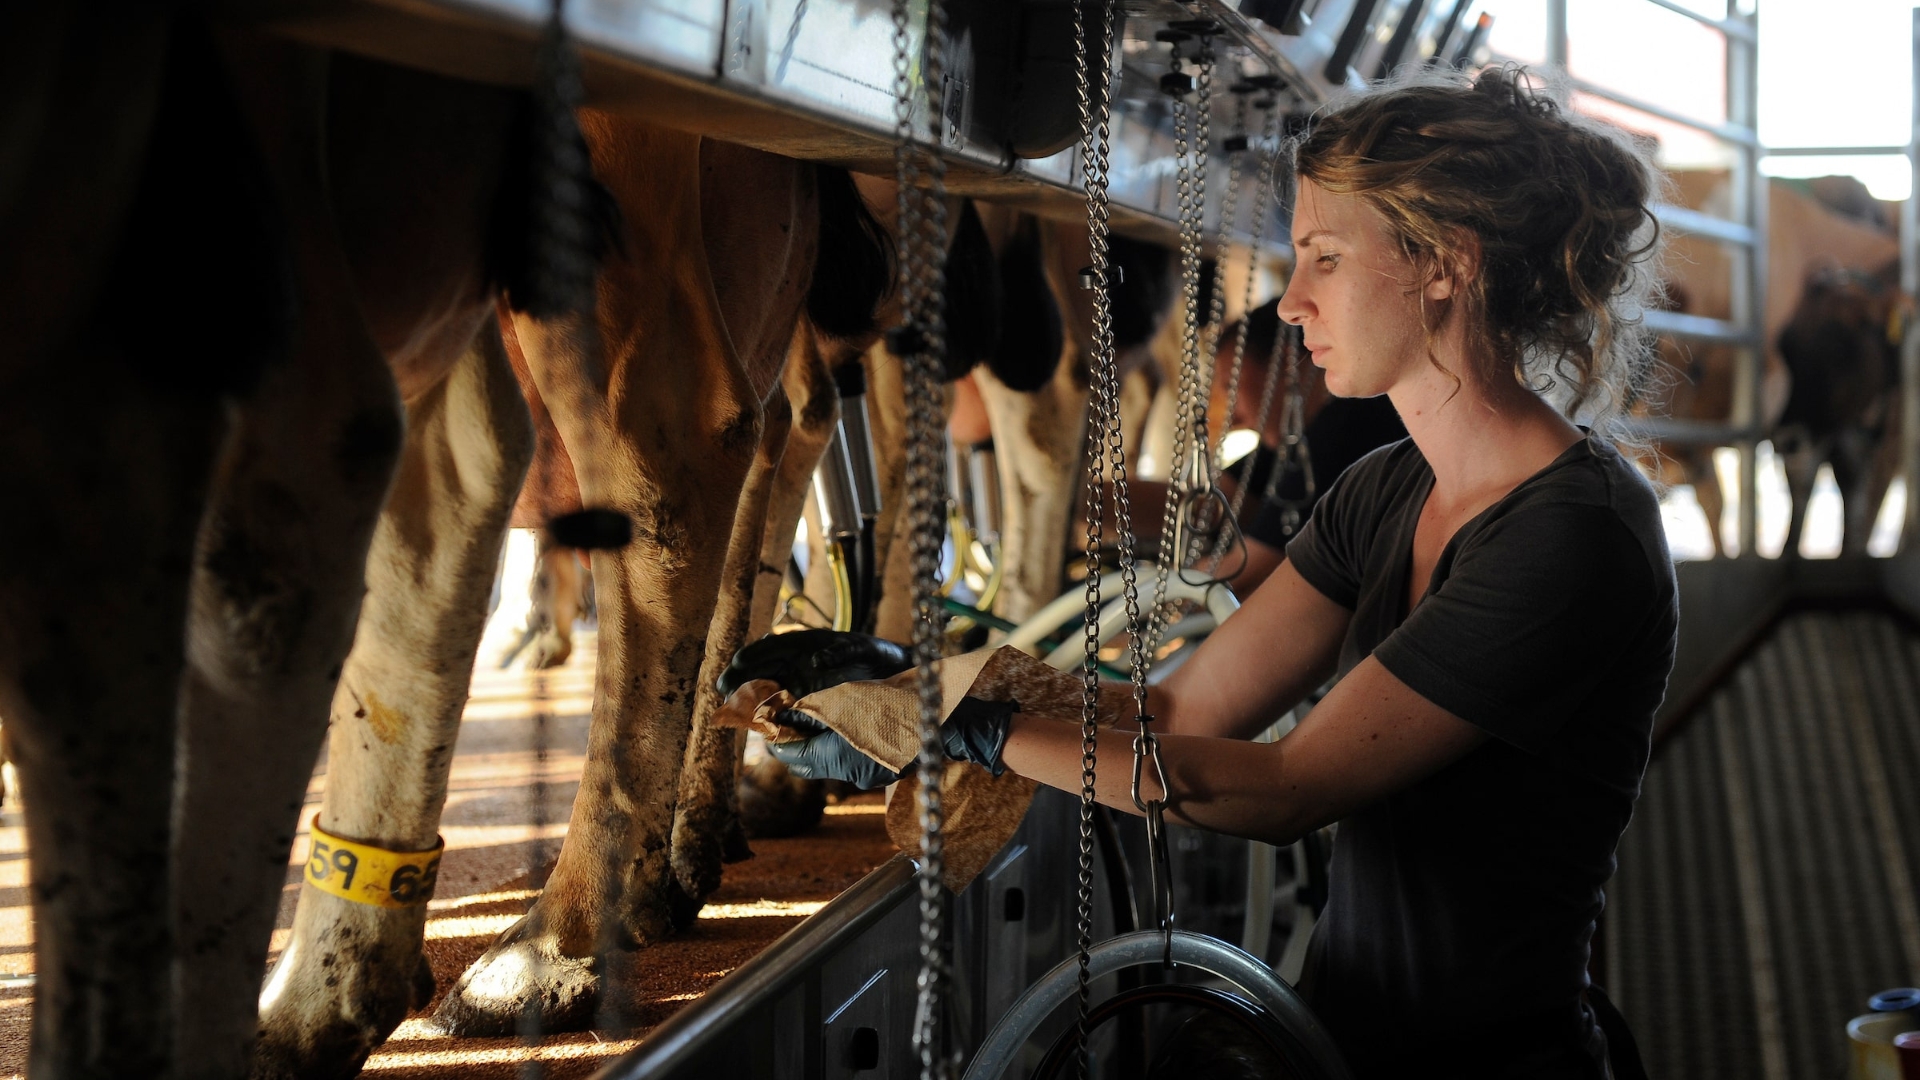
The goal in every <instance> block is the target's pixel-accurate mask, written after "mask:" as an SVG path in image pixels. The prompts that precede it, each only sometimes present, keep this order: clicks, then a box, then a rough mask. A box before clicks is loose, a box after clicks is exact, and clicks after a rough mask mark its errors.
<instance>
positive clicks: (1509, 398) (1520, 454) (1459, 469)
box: [1388, 363, 1582, 504]
mask: <svg viewBox="0 0 1920 1080" xmlns="http://www.w3.org/2000/svg"><path fill="white" fill-rule="evenodd" d="M1452 370H1455V371H1464V370H1471V369H1470V368H1469V367H1468V366H1467V365H1464V364H1459V365H1452ZM1482 370H1484V369H1482ZM1388 396H1389V397H1390V398H1391V399H1392V400H1393V406H1394V408H1395V409H1396V410H1398V411H1399V413H1400V421H1401V423H1403V424H1405V425H1406V428H1407V434H1408V435H1409V436H1411V437H1412V438H1413V443H1414V445H1415V446H1418V447H1419V448H1420V453H1421V456H1423V457H1425V458H1426V460H1427V464H1428V465H1429V466H1430V467H1432V469H1433V495H1432V497H1433V498H1437V499H1439V500H1440V501H1441V502H1442V503H1443V504H1449V503H1490V502H1492V501H1493V500H1495V499H1498V498H1499V497H1500V496H1502V495H1504V494H1505V493H1506V492H1508V491H1511V490H1513V488H1515V487H1516V486H1518V485H1519V484H1520V482H1521V481H1523V480H1525V479H1526V478H1527V477H1529V476H1532V475H1533V474H1534V473H1537V472H1539V471H1540V470H1541V469H1544V468H1546V467H1547V466H1548V465H1549V464H1551V463H1552V462H1553V460H1554V459H1555V458H1557V457H1559V456H1560V455H1561V454H1562V453H1564V452H1565V451H1566V449H1567V447H1569V446H1572V445H1573V444H1574V443H1576V442H1578V441H1580V439H1581V437H1582V436H1581V433H1580V429H1579V428H1576V427H1574V426H1573V425H1572V424H1571V423H1568V422H1567V420H1566V419H1565V418H1564V417H1562V416H1561V415H1560V414H1559V413H1558V412H1557V411H1555V410H1554V408H1553V406H1551V405H1549V404H1547V403H1546V402H1545V401H1542V400H1541V399H1540V398H1539V396H1538V395H1536V394H1534V393H1533V392H1532V391H1530V390H1528V389H1527V388H1526V387H1524V386H1521V385H1520V384H1519V383H1518V382H1515V381H1510V380H1498V381H1497V383H1496V384H1495V385H1488V383H1487V382H1486V381H1483V380H1481V379H1478V378H1473V377H1470V376H1462V377H1461V378H1460V380H1459V381H1458V382H1457V383H1456V382H1455V381H1454V380H1453V379H1452V378H1450V377H1449V376H1448V375H1447V373H1446V372H1444V371H1441V370H1440V369H1438V368H1436V367H1435V366H1434V365H1433V364H1431V363H1426V364H1422V365H1420V369H1419V370H1416V371H1414V372H1412V373H1410V374H1409V376H1408V377H1407V378H1406V379H1404V380H1402V381H1401V383H1400V384H1399V385H1396V386H1395V387H1394V388H1393V389H1392V390H1391V391H1390V392H1389V395H1388Z"/></svg>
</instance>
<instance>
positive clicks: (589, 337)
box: [296, 110, 887, 1035]
mask: <svg viewBox="0 0 1920 1080" xmlns="http://www.w3.org/2000/svg"><path fill="white" fill-rule="evenodd" d="M582 127H583V129H584V131H585V132H586V136H587V142H588V145H589V147H590V150H591V154H592V161H593V167H594V170H595V174H596V175H597V176H598V177H599V178H600V179H601V181H602V182H603V183H604V184H606V186H607V187H608V188H609V189H611V191H612V192H613V195H614V199H615V203H616V205H617V206H618V207H619V208H620V210H621V218H622V221H623V223H624V224H623V235H622V240H623V243H622V247H623V249H624V251H625V253H626V254H625V255H624V256H623V257H618V258H613V259H610V260H608V262H607V263H606V265H605V267H604V268H603V271H602V274H601V278H600V286H599V302H598V304H597V306H596V310H595V312H594V314H593V317H592V319H591V320H590V321H584V322H583V324H582V325H578V326H574V327H568V328H561V329H559V330H557V331H556V330H555V329H554V328H551V327H548V326H545V325H542V324H540V323H539V322H537V321H532V320H528V319H526V318H524V317H521V316H518V315H516V316H514V317H513V319H512V328H511V333H510V335H509V347H510V348H514V349H517V350H518V351H519V352H520V354H521V355H522V356H524V358H525V362H526V369H527V371H528V373H529V375H530V377H531V382H532V384H533V386H534V387H535V388H537V391H538V393H539V395H540V397H541V398H542V400H543V401H544V402H545V404H546V407H547V408H548V409H549V410H550V411H551V413H552V416H553V420H554V424H555V427H556V429H557V431H558V433H559V435H560V441H561V443H562V444H564V447H565V449H566V451H567V457H568V459H569V460H570V461H571V462H572V463H573V464H574V466H575V470H574V473H575V481H576V483H577V486H578V490H579V492H580V496H581V497H582V499H583V500H584V501H585V502H586V503H588V504H592V505H605V506H610V507H615V508H618V509H620V510H622V511H624V512H625V513H626V514H627V515H629V516H630V517H631V518H632V519H633V521H634V523H635V529H634V542H633V543H632V544H630V545H628V546H627V547H625V548H623V549H621V550H618V551H611V552H597V553H595V554H594V556H593V560H592V561H593V573H594V583H595V598H596V605H597V610H598V613H599V621H600V639H599V652H598V670H597V676H596V690H595V695H594V715H593V721H592V726H591V729H590V732H589V744H588V761H587V766H586V771H585V774H584V776H583V778H582V782H581V787H580V794H579V796H578V797H577V798H576V801H575V804H574V810H573V818H572V820H571V822H570V824H569V827H568V831H567V840H566V842H565V843H564V844H563V846H562V848H561V851H560V855H559V858H558V861H557V862H556V864H555V866H554V868H553V871H552V874H551V876H550V877H549V878H548V879H547V881H546V885H545V888H544V890H543V891H542V893H541V896H540V898H539V899H538V900H537V901H536V902H535V903H534V905H533V907H532V908H531V909H530V910H529V911H528V912H527V914H526V916H525V917H524V918H523V919H522V920H521V921H520V922H519V923H517V924H516V925H515V926H513V927H511V928H509V929H508V930H507V931H506V932H505V933H503V934H502V935H501V936H500V938H499V939H498V940H497V941H496V942H495V943H494V945H493V946H492V947H491V948H490V949H489V950H488V951H487V953H486V954H485V955H483V956H482V957H481V958H480V959H479V960H478V961H476V963H475V964H474V966H473V967H471V968H470V969H469V970H468V971H467V972H466V974H465V975H464V976H462V978H461V980H460V981H459V983H458V984H457V985H456V986H455V987H454V988H453V990H452V992H451V993H449V994H448V995H447V997H446V998H444V999H443V1001H442V1003H441V1006H440V1008H439V1010H438V1012H437V1013H436V1014H435V1023H436V1024H438V1025H439V1026H440V1028H441V1029H442V1030H445V1031H447V1032H449V1033H453V1034H460V1035H479V1034H506V1033H511V1032H512V1031H514V1030H517V1028H518V1026H519V1025H520V1024H521V1023H522V1022H523V1019H524V1018H525V1017H527V1016H528V1015H529V1012H530V1011H531V1012H533V1013H535V1014H537V1016H538V1020H539V1022H540V1024H541V1026H542V1027H543V1029H544V1030H549V1031H559V1030H570V1029H577V1028H580V1027H583V1026H586V1025H588V1024H590V1023H594V1022H596V1020H598V1021H601V1022H606V1023H612V1024H616V1025H617V1024H618V1023H619V1019H618V1018H619V1015H620V1011H621V1001H620V999H619V997H618V994H617V992H616V993H613V994H607V993H605V992H606V991H608V990H614V991H617V990H618V988H619V987H620V986H622V985H624V984H625V983H626V982H627V980H625V979H623V978H622V975H623V973H624V972H625V971H626V970H627V969H628V966H629V965H630V964H632V963H634V962H636V961H635V957H636V954H637V952H638V950H639V949H640V948H641V947H643V946H645V945H647V944H649V943H651V942H654V941H657V940H659V939H661V938H662V937H664V936H666V935H668V934H670V933H672V932H674V931H675V930H676V929H677V928H680V927H683V926H685V925H687V924H688V923H689V922H690V921H691V920H692V918H693V917H694V916H695V914H696V913H697V912H698V910H699V907H700V905H701V903H702V902H703V901H704V898H705V895H706V894H707V893H709V892H711V890H712V889H713V888H714V887H716V886H717V884H718V877H719V864H720V861H721V860H722V859H723V858H725V857H727V856H728V854H729V853H730V852H729V850H728V844H727V836H726V835H725V829H724V822H725V821H726V819H727V817H728V816H729V807H728V804H729V803H730V800H731V796H732V784H731V781H732V771H733V764H732V762H733V755H734V750H735V748H734V743H733V739H732V733H731V732H712V731H708V730H705V729H704V725H701V724H699V723H697V722H696V721H697V720H698V719H699V718H700V717H701V716H702V715H703V714H706V713H710V711H711V708H712V706H713V705H714V704H717V702H715V701H713V698H712V695H713V691H712V689H711V688H712V686H713V685H714V683H715V681H716V680H717V678H718V675H719V672H720V670H721V668H723V667H724V665H725V662H726V660H727V659H728V658H729V657H730V656H731V654H732V651H733V648H734V647H737V646H738V644H740V641H741V637H742V635H743V634H744V632H745V626H746V625H747V623H748V622H749V621H750V620H751V618H752V603H751V600H750V599H746V600H743V598H744V597H749V596H750V592H749V591H748V589H747V588H746V587H744V586H745V585H746V583H748V582H751V581H754V580H756V579H757V578H758V577H759V576H760V575H759V564H760V563H761V561H762V559H761V554H762V549H763V547H764V546H765V543H766V529H765V522H766V518H767V516H768V505H769V503H770V502H771V501H772V498H773V486H774V480H775V479H776V478H777V477H778V476H780V475H781V473H782V471H783V467H782V458H783V456H784V449H785V440H786V438H787V436H788V433H789V431H788V429H789V427H790V424H789V422H787V421H789V420H790V418H791V417H792V412H791V408H792V407H791V404H790V403H787V402H784V401H782V400H781V399H780V391H781V386H782V382H783V372H784V371H785V370H786V369H787V368H788V367H789V356H790V355H791V354H792V353H793V352H794V350H795V349H796V347H799V348H806V347H809V346H808V345H806V344H805V343H804V342H803V343H801V344H800V345H798V346H797V345H796V338H797V337H798V336H800V335H802V333H803V330H804V329H806V327H804V326H803V323H805V322H811V323H812V327H811V329H812V330H814V331H826V332H828V334H829V335H832V336H834V337H836V338H838V337H845V336H850V335H840V334H835V333H834V331H835V329H836V328H834V327H831V326H822V325H821V321H822V320H821V318H820V316H821V312H822V307H821V305H822V304H826V303H828V302H829V301H832V300H835V299H836V298H834V297H833V296H832V293H833V291H834V290H839V289H843V288H844V287H845V282H844V277H843V275H839V274H834V273H830V272H825V271H823V272H821V273H820V274H819V275H818V277H816V276H815V273H814V265H815V258H814V248H815V245H816V235H815V230H814V228H813V227H812V225H813V222H814V221H815V207H816V205H817V204H818V199H819V195H818V192H819V190H820V189H819V188H818V187H817V186H816V184H815V170H814V168H813V167H812V166H804V165H801V164H800V163H797V162H793V161H790V160H788V159H785V158H780V157H776V156H774V155H771V154H766V153H762V152H759V151H754V150H748V149H745V148H741V147H735V146H730V145H727V144H723V143H718V142H714V141H712V140H705V139H702V138H700V137H698V136H694V135H689V134H684V133H680V132H676V131H670V130H666V129H662V128H657V127H652V126H650V125H648V124H646V123H643V122H641V121H639V120H636V119H633V118H630V117H626V116H621V115H615V114H611V113H603V112H597V111H593V110H588V111H585V112H583V114H582ZM803 226H804V227H803ZM820 235H822V236H824V233H822V234H820ZM867 235H868V237H869V241H871V233H868V234H867ZM856 246H858V245H856ZM865 248H866V250H867V254H868V255H869V256H883V255H884V249H882V248H880V247H879V246H878V245H877V244H874V243H871V242H869V243H867V244H866V245H865ZM856 278H857V279H860V280H868V281H877V282H878V284H879V286H880V287H881V288H884V286H885V285H886V283H887V274H886V272H885V271H884V270H881V271H880V272H879V273H878V274H871V273H869V274H865V275H856ZM816 280H817V281H820V282H821V283H822V291H821V292H819V293H811V294H810V292H809V285H810V284H811V283H813V282H814V281H816ZM878 299H879V296H878V295H877V294H876V295H871V296H868V297H866V298H865V302H864V304H863V303H861V302H860V301H858V300H856V301H855V302H854V303H853V304H851V305H847V304H845V303H841V304H840V305H839V308H840V313H841V314H843V315H844V313H845V312H846V311H847V310H848V308H849V307H850V308H851V310H852V312H853V313H854V315H855V316H856V318H855V319H854V321H856V322H858V323H859V324H860V325H859V326H858V327H857V329H858V331H859V332H861V333H868V334H871V333H872V331H873V316H872V311H873V309H874V306H875V302H876V301H877V300H878ZM803 308H805V309H806V311H805V312H803ZM808 315H811V316H812V317H811V318H808V317H807V316H808ZM806 340H807V341H812V342H813V347H817V345H818V340H817V339H815V338H808V339H806ZM596 352H597V353H598V354H599V355H600V357H601V365H602V366H601V368H600V370H599V372H598V373H597V374H594V375H593V376H591V377H588V378H582V377H581V372H580V363H579V359H580V357H581V356H582V354H583V353H585V354H587V355H592V354H594V353H596ZM770 415H771V416H773V417H775V418H776V419H775V422H773V423H769V422H768V418H769V416H770ZM788 535H791V533H790V532H789V534H788ZM723 581H732V582H736V583H740V584H741V585H742V586H743V587H741V588H732V589H728V590H726V591H725V595H726V596H727V597H728V598H729V599H728V600H727V601H726V602H725V604H724V605H722V603H721V599H720V598H721V596H722V594H723V590H722V583H723ZM717 606H719V608H720V610H718V611H716V607H717ZM716 626H719V627H720V632H714V629H713V628H714V627H716ZM722 777H724V782H721V781H720V778H722ZM716 834H719V835H716ZM732 853H734V854H737V853H738V852H737V850H736V851H735V852H732ZM296 932H297V929H296Z"/></svg>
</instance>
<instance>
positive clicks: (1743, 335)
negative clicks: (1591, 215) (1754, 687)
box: [1546, 0, 1773, 555]
mask: <svg viewBox="0 0 1920 1080" xmlns="http://www.w3.org/2000/svg"><path fill="white" fill-rule="evenodd" d="M1647 2H1648V3H1650V4H1652V5H1654V6H1655V7H1658V8H1660V9H1662V10H1664V11H1670V12H1673V13H1675V14H1677V15H1682V16H1685V17H1686V18H1688V19H1692V20H1693V21H1694V22H1697V23H1699V24H1700V25H1702V26H1705V27H1708V28H1710V29H1713V30H1716V31H1718V32H1719V33H1720V34H1721V35H1722V36H1723V37H1724V38H1725V40H1726V50H1727V118H1726V120H1725V121H1718V120H1705V119H1701V118H1700V117H1695V116H1688V115H1686V114H1685V113H1682V112H1678V111H1676V110H1673V109H1669V108H1667V107H1665V106H1663V105H1659V104H1656V103H1654V102H1651V101H1646V100H1643V99H1641V98H1638V97H1635V96H1634V95H1631V94H1626V93H1622V92H1620V91H1617V90H1612V89H1609V88H1607V87H1604V86H1600V85H1597V84H1595V83H1592V82H1589V81H1587V80H1585V79H1580V78H1575V77H1573V76H1572V75H1570V74H1567V58H1568V52H1567V47H1568V40H1567V0H1547V20H1546V21H1547V28H1548V37H1549V40H1548V42H1547V49H1546V55H1547V57H1548V61H1549V63H1550V64H1552V65H1553V66H1555V67H1557V68H1559V69H1560V71H1561V73H1562V74H1563V75H1564V76H1565V77H1566V79H1567V83H1568V85H1569V86H1571V87H1572V89H1574V90H1575V91H1577V92H1580V93H1585V94H1591V95H1593V96H1594V97H1597V98H1600V99H1602V100H1604V101H1609V102H1612V103H1614V104H1616V105H1623V106H1625V107H1627V108H1629V109H1633V110H1635V111H1637V112H1641V113H1645V114H1647V115H1649V116H1654V117H1658V118H1660V119H1662V120H1665V121H1667V122H1669V123H1673V124H1678V125H1680V126H1682V127H1686V128H1690V129H1692V130H1694V131H1699V132H1704V133H1705V134H1707V135H1710V136H1712V137H1714V138H1716V139H1718V140H1720V141H1721V142H1723V143H1726V144H1727V145H1728V146H1729V147H1730V148H1731V149H1732V150H1733V159H1734V160H1733V168H1732V170H1731V176H1730V181H1729V182H1730V187H1731V194H1732V199H1731V203H1732V208H1731V213H1730V215H1729V217H1730V218H1731V220H1728V219H1727V218H1719V217H1715V216H1713V215H1710V214H1704V213H1701V212H1699V211H1697V210H1690V209H1686V208H1683V207H1674V206H1662V207H1658V208H1656V210H1655V216H1656V218H1657V219H1658V220H1659V222H1660V224H1661V225H1662V226H1664V227H1667V228H1671V229H1674V230H1676V231H1679V232H1686V233H1691V234H1693V235H1695V236H1700V237H1703V238H1707V239H1711V240H1716V241H1719V242H1721V243H1725V244H1729V245H1733V246H1734V247H1736V248H1738V249H1739V250H1737V251H1735V252H1733V253H1732V256H1733V257H1732V259H1731V260H1730V262H1729V266H1730V273H1731V276H1732V281H1731V282H1730V283H1729V284H1730V286H1731V288H1730V289H1729V294H1730V296H1731V298H1732V305H1731V306H1732V310H1731V311H1730V312H1729V318H1727V319H1710V318H1704V317H1701V316H1697V315H1685V314H1681V313H1678V312H1670V311H1651V312H1648V313H1647V315H1646V325H1647V326H1648V328H1650V329H1652V330H1655V331H1657V332H1659V333H1662V334H1666V335H1669V336H1672V337H1675V338H1682V339H1688V340H1694V341H1710V342H1716V343H1719V344H1723V345H1731V346H1733V347H1735V348H1736V349H1738V350H1739V352H1740V364H1739V367H1738V368H1737V369H1736V372H1735V385H1734V393H1733V414H1732V415H1731V416H1729V417H1728V418H1727V420H1726V421H1725V422H1723V423H1712V422H1702V421H1691V420H1674V419H1671V418H1659V419H1649V420H1644V421H1641V422H1639V423H1637V424H1635V425H1634V430H1635V431H1636V432H1637V433H1638V434H1640V435H1641V436H1642V437H1646V438H1659V439H1671V440H1673V441H1681V442H1689V443H1695V444H1701V443H1711V444H1720V445H1728V444H1731V445H1733V446H1735V447H1736V448H1738V450H1739V452H1740V470H1739V476H1740V480H1739V515H1738V533H1739V550H1740V552H1741V553H1742V554H1743V555H1746V554H1752V553H1753V550H1754V541H1755V538H1756V535H1757V533H1758V527H1757V526H1758V514H1757V504H1758V502H1759V499H1758V487H1759V484H1758V474H1757V470H1756V463H1757V455H1756V452H1755V447H1756V446H1757V444H1758V439H1759V438H1760V437H1761V436H1762V435H1763V434H1764V432H1762V431H1761V430H1760V410H1761V405H1762V401H1761V399H1762V395H1763V387H1762V380H1761V377H1760V374H1761V368H1762V364H1763V359H1764V357H1765V354H1766V342H1765V341H1764V340H1763V332H1762V328H1763V327H1765V326H1766V283H1767V225H1766V222H1767V187H1766V180H1765V178H1763V177H1762V176H1761V175H1760V159H1761V158H1762V157H1765V156H1767V155H1768V154H1769V153H1772V152H1773V151H1770V150H1769V149H1767V148H1766V147H1764V146H1762V145H1761V142H1760V137H1759V124H1758V109H1759V93H1758V81H1757V75H1758V68H1759V41H1760V30H1759V21H1758V16H1757V15H1756V14H1755V13H1753V12H1744V13H1743V12H1741V11H1740V10H1739V4H1738V0H1727V6H1726V13H1725V15H1724V16H1721V17H1715V16H1712V15H1707V14H1705V13H1703V12H1700V11H1696V10H1694V9H1693V8H1691V7H1689V6H1687V5H1685V4H1682V3H1680V2H1679V0H1647ZM1712 527H1713V528H1715V529H1718V528H1719V522H1713V523H1712Z"/></svg>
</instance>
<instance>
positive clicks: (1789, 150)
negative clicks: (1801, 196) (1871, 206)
mask: <svg viewBox="0 0 1920 1080" xmlns="http://www.w3.org/2000/svg"><path fill="white" fill-rule="evenodd" d="M1906 152H1907V147H1905V146H1769V147H1767V149H1766V156H1767V157H1892V156H1894V155H1896V154H1897V155H1903V156H1904V155H1905V154H1906Z"/></svg>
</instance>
